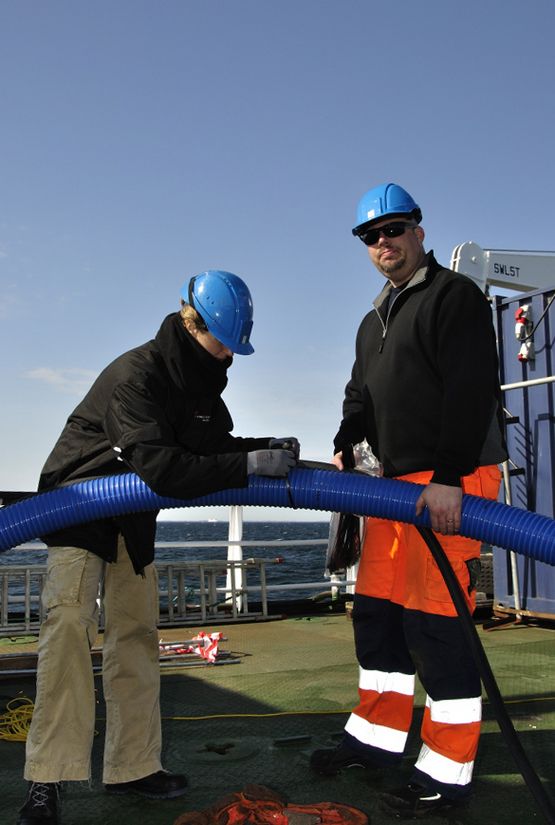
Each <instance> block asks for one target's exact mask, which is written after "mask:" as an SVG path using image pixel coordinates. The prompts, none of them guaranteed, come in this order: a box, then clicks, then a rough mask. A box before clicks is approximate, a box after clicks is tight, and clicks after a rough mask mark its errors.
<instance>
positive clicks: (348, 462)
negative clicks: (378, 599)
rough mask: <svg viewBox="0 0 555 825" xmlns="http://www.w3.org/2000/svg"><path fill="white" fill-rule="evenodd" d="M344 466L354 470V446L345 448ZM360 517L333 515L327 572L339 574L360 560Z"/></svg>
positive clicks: (348, 514) (347, 514)
mask: <svg viewBox="0 0 555 825" xmlns="http://www.w3.org/2000/svg"><path fill="white" fill-rule="evenodd" d="M342 452H343V466H344V468H345V470H352V469H353V468H354V466H355V459H354V455H353V445H352V444H348V445H347V446H346V447H344V448H343V450H342ZM360 551H361V540H360V516H355V515H353V514H352V513H333V514H332V517H331V520H330V532H329V540H328V552H327V556H326V570H327V571H328V572H329V573H337V572H339V571H340V570H345V569H346V568H347V567H352V566H353V564H356V562H357V561H358V560H359V558H360Z"/></svg>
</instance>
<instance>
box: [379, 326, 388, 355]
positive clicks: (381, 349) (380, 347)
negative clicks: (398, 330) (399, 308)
mask: <svg viewBox="0 0 555 825" xmlns="http://www.w3.org/2000/svg"><path fill="white" fill-rule="evenodd" d="M385 335H386V330H385V329H384V331H383V332H382V342H381V344H380V346H379V347H378V352H383V345H384V344H385Z"/></svg>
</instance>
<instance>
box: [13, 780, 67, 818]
mask: <svg viewBox="0 0 555 825" xmlns="http://www.w3.org/2000/svg"><path fill="white" fill-rule="evenodd" d="M61 790H62V783H61V782H30V783H29V792H28V794H27V800H26V802H25V805H24V806H23V807H22V808H21V810H20V811H19V818H18V820H17V825H59V822H60V808H61V802H60V793H61Z"/></svg>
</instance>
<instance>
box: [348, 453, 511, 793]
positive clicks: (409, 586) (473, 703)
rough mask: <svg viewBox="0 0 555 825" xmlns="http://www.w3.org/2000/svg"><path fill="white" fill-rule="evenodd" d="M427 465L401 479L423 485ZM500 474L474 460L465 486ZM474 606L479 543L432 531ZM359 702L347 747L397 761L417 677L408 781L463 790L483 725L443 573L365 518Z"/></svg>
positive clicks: (492, 491) (382, 523)
mask: <svg viewBox="0 0 555 825" xmlns="http://www.w3.org/2000/svg"><path fill="white" fill-rule="evenodd" d="M431 477H432V472H431V471H430V472H420V473H411V474H410V475H407V476H402V477H401V479H402V480H406V481H412V482H415V483H417V484H424V485H425V484H427V483H429V481H430V479H431ZM500 481H501V473H500V471H499V469H498V468H497V467H496V466H493V467H480V468H479V469H478V470H476V471H475V472H474V473H472V474H471V475H469V476H466V477H465V478H463V480H462V487H463V492H464V493H466V494H471V495H478V496H483V497H484V498H491V499H494V498H496V497H497V493H498V491H499V485H500ZM436 535H437V538H438V540H439V541H440V543H441V545H442V547H443V549H444V551H445V553H446V555H447V557H448V559H449V561H450V563H451V565H452V567H453V569H454V571H455V573H456V576H457V578H458V580H459V582H460V584H461V587H462V589H463V592H464V593H465V595H466V600H467V603H468V607H469V610H470V611H471V612H472V611H473V610H474V607H475V585H476V578H477V575H478V571H479V568H478V562H477V560H478V559H479V555H480V542H479V541H475V540H472V539H467V538H462V537H461V536H442V535H439V534H436ZM353 626H354V633H355V646H356V653H357V659H358V662H359V666H360V670H359V672H360V677H359V698H360V701H359V704H358V706H357V707H356V708H355V709H354V710H353V712H352V714H351V716H350V717H349V720H348V721H347V724H346V726H345V731H346V741H347V744H348V745H349V746H350V747H352V748H353V749H355V750H358V751H360V752H363V753H364V754H365V755H366V757H367V758H368V757H370V758H371V759H372V760H373V761H374V762H375V763H376V764H377V765H388V764H392V763H395V762H398V761H399V760H400V759H401V757H402V754H403V752H404V749H405V745H406V741H407V737H408V733H409V729H410V726H411V722H412V713H413V701H414V688H415V676H416V674H418V677H419V679H420V682H421V683H422V686H423V687H424V689H425V691H426V693H427V697H426V705H425V709H424V716H423V721H422V726H421V737H422V743H423V744H422V747H421V750H420V753H419V756H418V759H417V761H416V765H415V769H414V774H413V781H418V782H420V783H421V784H422V785H424V786H425V787H428V788H430V789H432V790H436V791H438V792H440V793H443V794H445V795H446V796H450V797H452V798H457V797H460V796H464V795H466V794H467V793H468V791H469V789H470V782H471V779H472V771H473V768H474V759H475V756H476V751H477V747H478V740H479V736H480V722H481V709H482V704H481V684H480V676H479V673H478V671H477V668H476V665H475V663H474V660H473V657H472V654H471V652H470V650H468V649H467V644H466V641H465V638H464V636H463V634H462V632H461V628H460V622H459V619H458V617H457V613H456V610H455V607H454V605H453V603H452V600H451V597H450V596H449V592H448V590H447V586H446V584H445V583H444V581H443V578H442V575H441V573H440V571H439V569H438V567H437V565H436V563H435V561H434V560H433V558H432V555H431V553H430V551H429V549H428V547H427V545H426V543H425V542H424V540H423V538H422V537H421V536H420V534H419V532H418V530H417V529H416V528H415V527H414V526H412V525H408V524H402V523H400V522H395V521H389V520H382V519H375V518H368V519H367V521H366V531H365V537H364V542H363V548H362V554H361V559H360V564H359V570H358V576H357V583H356V590H355V597H354V609H353Z"/></svg>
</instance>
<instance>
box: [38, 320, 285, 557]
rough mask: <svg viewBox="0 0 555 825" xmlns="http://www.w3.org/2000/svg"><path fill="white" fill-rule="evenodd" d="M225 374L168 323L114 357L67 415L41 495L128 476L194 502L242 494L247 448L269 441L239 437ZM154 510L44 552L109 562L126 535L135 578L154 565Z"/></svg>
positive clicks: (89, 529) (80, 533)
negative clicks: (218, 493)
mask: <svg viewBox="0 0 555 825" xmlns="http://www.w3.org/2000/svg"><path fill="white" fill-rule="evenodd" d="M226 384H227V375H226V366H225V364H223V363H222V362H220V361H218V360H217V359H216V358H214V357H213V356H211V355H210V354H209V353H208V352H206V350H205V349H203V347H201V346H200V345H199V344H198V343H197V342H196V341H195V339H194V338H193V337H192V336H191V335H189V333H188V332H187V331H186V330H185V328H184V326H183V324H182V321H181V318H180V315H179V313H175V314H173V315H169V316H168V317H167V318H166V319H165V320H164V321H163V323H162V326H161V327H160V330H159V332H158V334H157V335H156V337H155V339H154V340H152V341H148V342H147V343H146V344H143V345H142V346H139V347H137V348H136V349H133V350H130V351H129V352H126V353H124V354H123V355H121V356H120V357H119V358H116V360H115V361H113V362H112V363H111V364H110V365H109V366H108V367H106V369H105V370H104V371H103V372H102V373H101V374H100V375H99V377H98V378H97V380H96V381H95V383H94V384H93V386H92V387H91V389H90V391H89V392H88V393H87V395H86V396H85V398H84V399H83V401H82V402H81V403H80V404H79V405H78V406H77V407H76V409H75V410H74V411H73V413H72V414H71V415H70V417H69V419H68V421H67V423H66V425H65V427H64V429H63V431H62V433H61V435H60V438H59V439H58V441H57V443H56V445H55V447H54V449H53V450H52V452H51V454H50V456H49V457H48V459H47V461H46V464H45V465H44V467H43V470H42V474H41V477H40V481H39V490H40V491H41V492H42V491H44V490H48V489H52V488H54V487H57V486H59V485H62V484H67V483H69V482H74V481H80V480H83V479H87V478H94V477H98V476H106V475H114V474H120V473H126V472H135V473H137V475H139V476H140V477H141V478H142V479H143V481H145V482H146V484H147V485H148V486H149V487H150V488H151V489H152V490H153V491H154V492H155V493H158V494H159V495H161V496H171V497H175V498H183V499H186V498H193V497H195V498H196V497H197V496H202V495H205V494H207V493H211V492H214V491H215V490H223V489H228V488H232V487H245V486H246V484H247V456H246V453H247V452H248V451H250V450H256V449H263V448H265V447H267V446H268V441H269V437H268V438H236V437H233V436H232V435H231V431H232V429H233V421H232V419H231V416H230V414H229V411H228V409H227V407H226V405H225V404H224V402H223V400H222V398H221V393H222V392H223V390H224V389H225V386H226ZM155 531H156V512H150V513H138V514H133V515H128V516H121V517H116V518H110V519H103V520H99V521H95V522H92V523H90V524H85V525H77V526H75V527H68V528H65V529H63V530H60V531H57V532H56V533H51V534H49V535H48V536H44V537H43V538H44V541H45V542H46V543H47V544H48V545H49V546H57V545H70V546H76V547H82V548H84V549H86V550H90V551H91V552H93V553H96V554H97V555H99V556H101V557H102V558H104V559H106V560H107V561H113V560H114V559H115V557H116V552H117V539H118V534H119V533H121V534H123V536H124V538H125V540H126V545H127V549H128V551H129V554H130V557H131V560H132V562H133V565H134V567H135V570H136V571H137V572H140V571H141V570H142V569H143V567H144V566H145V565H146V564H149V563H150V562H151V561H152V560H153V558H154V538H155Z"/></svg>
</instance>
